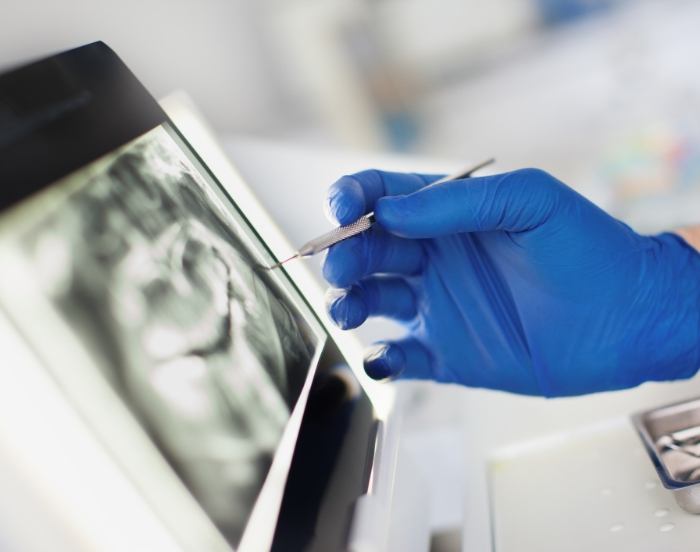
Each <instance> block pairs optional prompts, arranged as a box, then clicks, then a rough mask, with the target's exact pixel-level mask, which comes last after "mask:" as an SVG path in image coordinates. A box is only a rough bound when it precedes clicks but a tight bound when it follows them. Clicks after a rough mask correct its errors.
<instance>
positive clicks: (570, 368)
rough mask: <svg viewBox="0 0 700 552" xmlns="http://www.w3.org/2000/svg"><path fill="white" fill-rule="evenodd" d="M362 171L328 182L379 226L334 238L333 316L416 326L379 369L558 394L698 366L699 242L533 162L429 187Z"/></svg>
mask: <svg viewBox="0 0 700 552" xmlns="http://www.w3.org/2000/svg"><path fill="white" fill-rule="evenodd" d="M435 178H436V177H427V176H421V175H416V174H399V173H386V172H379V171H365V172H361V173H358V174H355V175H353V176H345V177H343V178H341V179H340V180H339V181H338V182H336V183H335V184H334V185H333V186H332V188H331V190H330V193H329V203H328V206H329V210H330V212H331V214H332V215H333V216H334V217H335V218H336V219H337V221H338V222H339V223H340V224H347V223H349V222H352V221H354V220H355V219H357V218H358V217H359V216H360V215H362V214H364V213H366V212H369V211H371V210H374V211H375V213H376V219H377V224H376V225H375V226H374V227H373V229H371V230H370V231H368V232H365V233H364V234H361V235H359V236H356V237H354V238H351V239H349V240H346V241H345V242H341V243H339V244H337V245H335V246H334V247H332V248H331V249H330V251H329V252H328V256H327V258H326V261H325V264H324V269H323V270H324V275H325V277H326V279H327V280H328V282H330V283H331V284H332V285H333V286H335V287H337V288H341V289H339V290H334V291H333V292H332V293H331V294H330V295H329V305H328V309H329V313H330V316H331V317H332V318H333V320H334V321H335V322H336V323H337V324H338V325H340V327H342V328H354V327H357V326H359V325H360V324H362V323H363V322H364V321H365V319H366V318H367V317H368V316H385V317H389V318H393V319H395V320H397V321H400V322H401V323H402V324H403V325H404V326H405V327H406V329H407V336H406V337H405V338H404V339H403V340H400V341H396V342H383V343H380V344H379V345H377V346H375V347H373V348H372V349H371V350H370V352H369V353H368V355H367V357H366V358H365V369H366V371H367V373H368V374H369V375H370V376H371V377H373V378H375V379H382V378H411V379H431V380H436V381H439V382H453V383H460V384H464V385H468V386H474V387H486V388H492V389H502V390H506V391H512V392H516V393H524V394H529V395H545V396H562V395H578V394H583V393H591V392H595V391H604V390H611V389H621V388H626V387H632V386H635V385H638V384H640V383H642V382H644V381H649V380H671V379H678V378H687V377H690V376H692V375H693V374H694V373H695V372H696V370H697V369H698V368H700V254H698V253H697V252H696V251H695V250H694V249H692V248H690V247H689V246H688V245H687V244H686V243H685V242H684V241H683V240H682V239H681V238H680V237H678V236H676V235H674V234H669V233H666V234H660V235H658V236H641V235H639V234H637V233H636V232H634V231H633V230H632V229H630V228H629V227H628V226H626V225H625V224H623V223H622V222H620V221H618V220H616V219H614V218H613V217H611V216H610V215H608V214H607V213H605V212H604V211H603V210H601V209H600V208H598V207H597V206H595V205H594V204H593V203H591V202H589V201H588V200H586V199H585V198H583V197H582V196H581V195H579V194H578V193H576V192H574V191H573V190H572V189H570V188H568V187H567V186H565V185H564V184H562V183H561V182H559V181H558V180H556V179H555V178H553V177H552V176H550V175H548V174H547V173H545V172H542V171H540V170H536V169H525V170H520V171H516V172H512V173H507V174H501V175H496V176H487V177H481V178H470V179H465V180H458V181H453V182H448V183H445V184H441V185H438V186H435V187H433V188H430V187H427V188H426V187H425V186H426V185H427V184H428V183H429V182H431V181H432V180H434V179H435Z"/></svg>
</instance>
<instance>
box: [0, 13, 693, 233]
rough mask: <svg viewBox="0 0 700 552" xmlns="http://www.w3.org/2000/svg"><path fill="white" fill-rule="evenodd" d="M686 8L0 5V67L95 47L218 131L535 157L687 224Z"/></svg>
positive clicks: (637, 210)
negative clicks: (187, 104) (111, 52)
mask: <svg viewBox="0 0 700 552" xmlns="http://www.w3.org/2000/svg"><path fill="white" fill-rule="evenodd" d="M698 21H700V3H699V2H697V1H694V0H627V1H625V0H490V1H489V2H478V1H477V0H430V1H428V0H343V1H340V0H205V1H202V2H192V1H185V0H167V1H166V0H148V1H147V2H143V1H137V0H121V1H119V2H117V1H109V0H93V1H92V2H86V1H84V0H63V1H62V2H46V1H42V0H21V1H19V0H4V2H3V17H2V19H1V20H0V66H3V67H6V66H11V65H13V64H16V63H19V62H21V61H24V60H27V59H30V58H32V57H38V56H42V55H45V54H47V53H51V52H54V51H57V50H61V49H65V48H68V47H72V46H76V45H79V44H82V43H85V42H89V41H92V40H97V39H100V40H104V41H105V42H107V43H108V44H109V45H110V46H112V47H113V48H114V49H115V50H116V51H117V53H118V54H120V55H121V56H122V57H123V58H124V59H125V61H126V62H127V64H128V65H129V66H130V67H132V68H133V70H134V72H135V73H136V74H137V76H138V77H139V78H140V79H142V80H143V82H144V83H145V84H146V86H147V87H148V88H149V89H150V90H151V91H152V92H153V93H154V94H155V95H157V96H161V95H164V94H167V93H168V92H171V91H173V90H176V89H182V90H184V91H186V92H187V93H188V94H189V95H190V96H191V97H192V98H193V99H194V101H195V103H196V104H197V105H198V106H199V107H200V108H201V110H202V111H203V112H204V114H205V116H206V118H207V119H208V120H209V122H210V123H211V124H212V125H213V126H214V127H215V129H216V130H217V131H219V133H220V134H223V135H227V134H236V135H253V136H259V137H263V138H271V139H275V140H279V141H285V142H294V143H295V144H308V145H309V146H311V147H322V148H324V147H331V148H340V149H348V148H350V149H353V150H360V151H399V152H405V153H409V154H422V155H428V156H436V157H440V158H452V159H464V160H476V159H481V158H486V157H490V156H495V157H497V159H498V161H499V164H500V167H501V168H503V169H511V168H517V167H522V166H539V167H542V168H544V169H547V170H549V171H550V172H552V173H554V174H556V175H557V176H559V177H560V178H561V179H562V180H564V181H565V182H567V183H569V184H570V185H572V186H574V187H576V188H578V189H580V190H582V191H583V192H584V193H585V194H587V195H588V196H590V197H592V198H593V199H594V200H596V201H597V202H599V203H600V204H602V205H603V206H605V207H606V208H608V209H610V210H612V211H613V212H615V213H616V214H617V215H618V216H621V217H623V218H624V219H625V220H626V221H628V222H629V223H631V224H632V225H633V226H635V227H636V228H638V229H640V230H656V229H659V228H664V227H668V226H669V225H675V224H680V223H683V222H691V221H695V220H697V219H698V209H697V206H698V205H699V204H700V203H699V201H698V200H700V187H699V184H698V183H699V181H700V116H699V114H698V110H699V109H700V107H699V106H700V72H699V71H698V70H697V65H696V63H697V59H699V58H700V55H699V54H700V33H698V32H697V26H698Z"/></svg>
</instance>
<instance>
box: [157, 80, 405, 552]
mask: <svg viewBox="0 0 700 552" xmlns="http://www.w3.org/2000/svg"><path fill="white" fill-rule="evenodd" d="M160 104H161V106H162V107H163V109H164V110H165V111H166V113H167V114H168V116H169V117H170V118H171V120H172V121H173V122H174V123H175V126H176V127H177V128H178V129H179V130H180V132H181V133H182V134H183V136H184V137H185V138H186V140H187V141H188V142H189V143H190V145H191V146H192V147H193V148H194V150H195V151H197V153H198V154H199V156H200V157H201V158H202V160H203V161H204V162H205V163H206V165H207V166H208V168H209V169H210V170H211V172H212V173H213V174H214V175H215V176H216V178H217V179H218V180H219V182H220V183H221V185H222V186H223V187H224V188H225V190H226V192H227V193H229V194H230V195H231V197H233V198H235V201H236V202H237V203H238V205H239V207H240V208H241V210H242V211H243V212H244V213H245V216H246V217H247V218H248V220H249V221H250V222H251V224H252V225H253V227H254V228H255V229H256V231H257V232H258V233H259V234H260V236H261V237H262V239H263V240H264V241H265V242H266V244H267V245H268V247H269V248H270V249H271V250H272V252H273V253H274V254H275V256H277V257H278V258H279V257H282V256H283V255H285V254H288V253H289V252H290V251H293V246H292V245H291V244H290V242H289V241H288V240H287V238H286V237H285V235H284V233H283V232H282V230H281V229H280V227H279V226H278V225H277V224H276V223H275V222H274V221H273V220H272V219H271V217H270V215H269V214H268V213H267V211H266V210H265V208H264V207H263V206H262V204H261V203H260V202H259V201H258V199H257V198H256V196H255V194H254V192H253V191H252V189H251V188H250V187H249V186H248V184H247V183H246V182H245V181H244V180H243V178H242V177H241V176H240V174H239V173H238V172H237V171H236V170H235V168H234V167H232V165H231V164H230V160H229V158H228V157H227V156H226V154H225V153H224V152H223V150H222V149H221V148H220V147H219V145H218V144H217V143H216V142H215V140H214V138H213V136H214V133H213V131H212V130H211V129H210V128H209V127H208V125H207V124H206V123H205V122H204V120H203V119H202V117H201V116H200V115H199V113H198V111H197V108H196V107H195V106H194V104H193V103H192V102H191V101H190V99H189V98H188V97H187V95H186V94H184V93H175V94H172V95H170V96H168V97H166V98H165V99H162V100H161V101H160ZM286 270H287V273H288V275H289V277H290V278H291V279H292V281H293V282H294V283H295V285H296V286H297V287H298V288H299V290H300V291H301V293H302V295H303V296H304V298H305V299H306V301H307V302H308V303H309V305H310V306H311V308H312V309H313V310H314V311H315V313H316V314H317V315H318V318H319V319H320V320H321V323H322V324H323V326H324V328H325V330H326V331H327V332H328V334H329V335H330V337H331V338H332V339H333V340H334V341H335V343H336V344H337V345H338V347H339V348H340V350H341V352H342V353H343V355H344V356H345V358H346V359H347V360H348V362H349V363H350V368H351V369H352V370H353V372H354V374H355V375H356V377H357V378H358V379H359V380H360V383H361V384H362V386H363V387H364V389H365V391H366V392H367V394H368V396H369V397H370V399H371V400H372V403H373V406H374V407H375V410H376V411H377V417H378V418H380V419H383V420H386V419H387V418H388V416H389V414H390V412H391V410H392V407H393V405H394V399H395V394H394V390H393V389H392V388H391V387H390V386H386V385H381V384H378V383H377V382H374V381H372V380H371V379H370V378H368V377H367V376H366V374H365V373H364V370H363V369H362V363H361V358H362V345H361V343H360V342H359V341H358V340H357V339H356V338H355V337H353V336H352V335H351V334H348V333H345V332H342V331H340V330H339V329H338V328H336V327H335V326H333V325H332V324H330V323H329V321H328V320H327V317H326V316H325V314H324V313H325V299H324V293H323V290H322V289H321V287H320V286H319V284H318V282H317V281H316V279H315V278H314V276H313V275H312V273H311V272H310V271H309V270H308V269H307V268H306V267H305V266H304V264H303V263H293V264H291V265H289V266H288V267H286ZM310 384H311V378H310V377H309V378H307V381H306V383H305V385H304V389H303V391H302V394H301V395H300V397H299V400H298V402H297V406H296V407H295V409H294V411H293V412H292V416H291V418H290V420H289V423H288V424H287V427H286V429H285V432H284V434H283V436H282V439H281V441H280V445H279V447H278V450H277V453H276V455H275V460H274V461H273V464H272V466H271V468H270V472H269V474H268V477H267V479H266V481H265V485H264V486H263V489H262V491H261V493H260V495H259V497H258V500H257V501H256V503H255V506H254V508H253V512H252V514H251V516H250V519H249V522H248V525H247V527H246V531H245V532H244V534H243V538H242V540H241V543H240V550H263V549H266V548H268V547H269V544H270V543H269V542H267V541H266V540H265V542H263V539H262V538H261V535H266V534H267V533H268V532H269V528H270V527H273V526H274V525H275V522H276V519H277V515H278V513H279V505H280V503H281V498H282V493H283V491H284V484H285V481H286V477H287V472H288V468H289V464H290V462H291V457H292V454H293V452H294V446H295V443H296V437H297V435H298V432H299V428H300V426H301V418H302V416H303V407H304V405H305V404H306V401H307V398H308V393H309V388H310ZM387 437H389V436H387ZM394 437H395V435H394ZM391 463H392V462H391V460H390V459H388V458H386V459H385V461H383V462H381V464H380V465H379V469H380V470H381V472H382V474H383V473H384V472H386V471H387V470H390V465H391ZM382 474H374V473H373V477H377V478H382V477H383V476H382ZM387 475H388V474H387ZM387 479H388V480H390V478H387ZM384 492H385V493H387V492H388V494H391V490H390V489H384ZM270 538H271V535H270Z"/></svg>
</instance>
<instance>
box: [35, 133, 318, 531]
mask: <svg viewBox="0 0 700 552" xmlns="http://www.w3.org/2000/svg"><path fill="white" fill-rule="evenodd" d="M208 182H209V181H208V180H206V179H205V177H204V176H202V174H200V173H199V172H198V171H197V170H196V169H195V165H194V164H193V161H190V160H189V159H188V157H187V156H186V155H185V154H184V152H183V151H182V150H181V149H180V148H179V147H178V145H177V143H176V141H175V139H174V138H173V137H172V136H171V135H170V134H169V133H168V131H167V130H166V129H164V128H162V127H160V128H156V129H154V130H152V131H150V132H149V133H147V134H146V135H144V136H143V137H141V138H139V139H138V140H136V141H134V142H132V143H131V144H129V145H127V146H125V147H124V148H123V149H122V150H121V151H119V152H116V153H115V154H113V155H111V156H109V158H107V159H102V160H100V161H98V162H96V163H94V164H93V165H92V166H90V167H88V168H87V169H84V170H83V171H82V172H79V173H76V174H74V175H72V176H70V177H68V178H67V179H66V182H65V183H59V185H64V184H65V185H66V186H67V187H68V188H69V189H70V190H71V191H70V194H69V195H68V197H67V199H66V201H65V202H63V203H62V204H61V205H60V207H59V208H57V209H54V210H53V211H52V212H50V213H47V214H46V216H44V217H42V219H41V220H40V222H39V223H37V224H36V225H35V226H34V227H33V228H32V229H31V231H30V232H28V233H27V234H26V235H25V236H24V238H23V239H24V245H25V247H26V249H25V250H26V251H27V254H28V256H29V258H30V260H31V261H32V263H34V264H35V266H36V267H37V272H38V273H39V275H40V278H41V284H42V286H43V289H45V290H46V292H47V293H48V295H49V297H50V299H51V300H52V302H53V303H54V305H55V306H56V307H57V308H58V310H59V312H60V313H61V314H62V316H63V317H64V318H65V320H66V321H67V323H68V324H69V325H70V327H71V328H72V329H73V331H74V332H75V333H76V334H78V335H79V337H80V339H81V341H82V342H83V344H84V345H85V347H86V348H87V349H88V350H89V352H90V354H91V355H92V356H93V357H94V359H95V363H96V364H97V365H99V367H100V368H101V369H102V370H103V372H104V374H105V376H106V377H107V378H108V379H109V380H110V381H111V383H112V385H113V386H114V387H115V388H116V389H117V391H118V392H119V393H120V394H121V396H122V397H123V398H124V400H125V401H127V403H128V404H129V406H130V408H131V409H132V411H133V412H134V414H135V415H136V416H137V417H138V418H139V419H140V420H141V423H142V424H143V425H144V426H145V427H146V429H147V431H149V433H150V434H151V435H152V437H153V439H154V441H155V442H156V443H157V444H158V446H159V448H160V449H161V451H162V452H163V453H164V455H165V456H166V457H167V458H168V460H169V461H170V463H171V465H172V466H173V467H174V468H175V470H176V471H177V472H178V474H179V475H180V477H181V478H182V479H183V480H184V482H185V483H186V484H187V485H188V487H189V488H190V490H191V491H192V492H193V494H194V495H195V496H196V498H197V499H198V500H199V502H200V503H201V504H202V506H203V507H204V509H205V510H206V511H207V513H208V514H209V515H210V516H211V517H212V519H213V520H214V521H215V523H216V524H217V526H218V527H219V528H220V529H221V530H222V532H223V533H224V534H225V535H226V536H227V538H228V539H229V540H230V542H232V544H234V543H235V542H237V540H238V539H239V537H240V535H241V532H242V530H243V528H244V526H245V522H246V520H247V516H248V515H249V513H250V510H251V508H252V505H253V503H254V501H255V498H256V496H257V494H258V492H259V491H260V488H261V486H262V483H263V481H264V478H265V476H266V474H267V470H268V468H269V465H270V463H271V459H272V457H273V454H274V451H275V447H276V446H277V443H278V441H279V439H280V436H281V434H282V432H283V429H284V426H285V424H286V423H287V421H288V419H289V416H290V410H291V408H293V405H294V402H295V400H296V398H297V396H298V394H299V392H300V390H301V387H302V385H303V382H304V379H305V377H306V374H307V372H308V370H309V367H310V365H311V363H312V359H313V356H314V352H315V348H316V347H317V346H318V345H319V343H318V338H317V336H316V335H315V334H314V333H313V331H312V329H311V328H310V327H309V326H308V324H307V323H306V322H305V321H304V320H303V319H302V317H301V316H300V314H299V313H298V311H297V310H296V308H295V307H294V305H293V304H292V303H291V302H290V301H289V300H288V299H287V298H286V297H285V294H284V292H283V290H282V289H281V287H280V286H278V285H277V284H276V283H275V282H274V281H273V280H272V278H273V276H272V275H270V274H269V273H266V272H265V271H260V270H259V269H258V268H256V267H257V265H258V262H259V261H256V260H255V259H254V258H253V256H252V255H251V253H250V252H249V251H248V250H247V249H246V247H245V246H244V245H243V242H242V240H241V239H240V237H239V236H237V235H236V233H235V231H234V230H233V228H234V226H233V225H232V224H231V220H230V218H229V217H230V216H231V215H230V214H229V213H227V212H226V211H225V210H224V209H223V208H222V207H221V202H220V201H221V200H220V199H219V198H218V196H216V195H215V194H214V192H213V190H212V187H213V186H215V184H209V183H208ZM46 263H49V264H50V265H51V266H48V267H46Z"/></svg>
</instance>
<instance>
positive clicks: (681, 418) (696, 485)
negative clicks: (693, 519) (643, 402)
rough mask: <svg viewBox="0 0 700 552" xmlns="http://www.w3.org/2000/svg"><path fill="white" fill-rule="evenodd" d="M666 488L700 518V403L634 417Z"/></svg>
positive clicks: (681, 405) (657, 409) (645, 412)
mask: <svg viewBox="0 0 700 552" xmlns="http://www.w3.org/2000/svg"><path fill="white" fill-rule="evenodd" d="M632 423H633V424H634V427H635V429H636V430H637V432H638V433H639V436H640V437H641V439H642V441H643V443H644V447H645V448H646V451H647V453H648V454H649V457H650V458H651V461H652V462H653V464H654V467H655V468H656V473H657V474H658V475H659V479H661V483H662V484H663V486H664V487H665V488H666V489H668V490H670V491H671V492H672V493H673V496H674V498H675V499H676V502H678V505H679V506H680V507H681V508H683V509H684V510H685V511H686V512H690V513H692V514H700V399H692V400H688V401H684V402H680V403H675V404H671V405H667V406H662V407H659V408H654V409H653V410H647V411H644V412H639V413H637V414H635V415H633V416H632Z"/></svg>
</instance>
